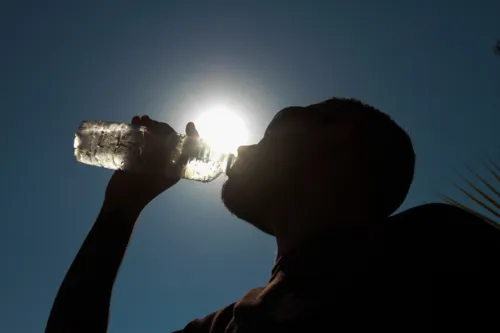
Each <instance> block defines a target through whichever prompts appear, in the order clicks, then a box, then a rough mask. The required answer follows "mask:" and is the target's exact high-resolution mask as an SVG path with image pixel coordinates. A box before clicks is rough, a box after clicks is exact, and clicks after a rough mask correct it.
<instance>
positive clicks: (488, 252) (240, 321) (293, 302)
mask: <svg viewBox="0 0 500 333" xmlns="http://www.w3.org/2000/svg"><path fill="white" fill-rule="evenodd" d="M499 255H500V231H499V230H498V229H496V228H494V227H493V226H491V225H489V224H487V223H486V222H484V221H482V220H480V219H478V218H476V217H474V216H473V215H471V214H468V213H466V212H464V211H462V210H460V209H458V208H454V207H451V206H447V205H442V204H429V205H424V206H419V207H416V208H413V209H410V210H408V211H405V212H403V213H401V214H398V215H396V216H394V217H391V218H389V219H387V220H386V221H384V222H383V223H374V224H373V227H370V228H343V229H342V228H336V229H335V230H332V232H331V233H330V234H328V235H325V236H324V237H323V238H322V239H318V240H316V241H315V242H314V243H312V244H308V245H307V246H304V247H302V248H300V249H297V250H296V251H294V252H292V253H289V254H287V255H286V256H284V257H281V258H279V259H278V260H277V262H276V265H275V267H274V268H273V271H272V277H271V279H270V281H269V283H268V284H267V285H266V286H265V287H263V288H256V289H252V290H250V291H249V292H248V293H247V294H246V295H245V296H243V298H242V299H241V300H239V301H238V302H236V303H233V304H231V305H229V306H227V307H225V308H223V309H221V310H219V311H217V312H215V313H212V314H210V315H208V316H206V317H204V318H200V319H196V320H194V321H192V322H191V323H189V324H188V325H187V326H186V327H185V328H184V330H182V331H179V332H185V333H208V332H210V333H219V332H220V333H223V332H225V333H245V332H364V331H368V330H370V331H380V332H430V331H436V332H437V331H439V332H452V331H456V330H460V331H464V332H465V331H470V332H482V331H486V329H487V330H491V331H498V329H499V328H500V324H499V322H497V321H496V318H497V317H498V314H499V313H500V312H498V310H499V309H500V306H499V304H500V298H498V296H499V294H500V293H499V289H500V279H499V276H500V274H499V272H498V271H499V270H500V269H499V268H498V267H497V265H498V264H499V263H500V260H499Z"/></svg>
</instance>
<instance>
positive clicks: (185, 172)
mask: <svg viewBox="0 0 500 333" xmlns="http://www.w3.org/2000/svg"><path fill="white" fill-rule="evenodd" d="M146 135H147V128H146V127H144V126H136V125H130V124H124V123H113V122H105V121H96V120H93V121H83V122H82V123H81V124H80V126H79V127H78V129H77V131H76V133H75V141H74V149H75V157H76V160H77V161H78V162H81V163H84V164H88V165H93V166H99V167H103V168H107V169H114V170H118V169H119V170H126V171H130V172H141V171H142V169H141V163H139V162H140V161H141V157H142V155H143V153H144V149H145V147H146V142H147V141H148V142H150V141H149V140H159V139H158V138H155V137H152V136H151V135H149V136H148V140H146V138H145V136H146ZM160 144H161V145H163V146H165V149H168V148H166V147H174V148H169V149H170V150H171V151H169V152H167V154H166V156H167V158H168V163H172V164H176V163H180V158H181V156H182V155H183V156H186V157H187V164H186V165H185V167H183V168H179V169H180V170H181V171H180V172H181V174H180V175H179V176H180V177H181V178H184V179H192V180H196V181H201V182H205V183H206V182H210V181H212V180H214V179H215V178H217V177H218V176H220V175H221V174H222V173H225V172H226V171H227V170H228V169H229V168H230V167H231V166H232V165H233V164H234V162H235V156H234V155H233V154H230V153H227V152H219V151H216V150H214V149H212V148H211V147H210V145H209V144H208V143H207V142H205V141H204V140H203V139H201V138H194V137H188V136H186V135H183V134H178V133H175V132H174V133H172V134H171V135H170V136H169V137H168V138H167V140H166V142H160ZM183 160H184V159H183ZM165 172H167V170H165Z"/></svg>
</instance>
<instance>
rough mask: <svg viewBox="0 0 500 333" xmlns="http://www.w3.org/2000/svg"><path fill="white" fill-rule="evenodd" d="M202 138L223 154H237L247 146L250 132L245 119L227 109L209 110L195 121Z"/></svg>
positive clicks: (216, 108)
mask: <svg viewBox="0 0 500 333" xmlns="http://www.w3.org/2000/svg"><path fill="white" fill-rule="evenodd" d="M195 125H196V128H197V129H198V132H199V133H200V137H201V138H202V139H204V140H207V141H208V142H209V143H210V144H211V145H212V147H213V148H214V149H215V150H217V151H221V152H230V153H236V150H237V149H238V147H239V146H241V145H245V144H247V140H248V130H247V127H246V125H245V122H244V121H243V119H241V118H240V117H239V116H238V115H237V114H236V113H234V112H232V111H231V110H229V109H228V108H226V107H223V106H219V107H215V108H212V109H209V110H207V111H206V112H204V113H203V114H201V115H200V117H199V118H198V119H197V120H196V121H195Z"/></svg>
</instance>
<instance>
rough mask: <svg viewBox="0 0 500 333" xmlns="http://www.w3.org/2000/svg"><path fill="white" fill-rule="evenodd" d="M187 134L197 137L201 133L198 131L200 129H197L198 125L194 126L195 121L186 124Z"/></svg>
mask: <svg viewBox="0 0 500 333" xmlns="http://www.w3.org/2000/svg"><path fill="white" fill-rule="evenodd" d="M186 135H187V136H192V137H195V138H198V137H199V136H200V134H199V133H198V130H197V129H196V126H194V123H192V122H189V123H187V125H186Z"/></svg>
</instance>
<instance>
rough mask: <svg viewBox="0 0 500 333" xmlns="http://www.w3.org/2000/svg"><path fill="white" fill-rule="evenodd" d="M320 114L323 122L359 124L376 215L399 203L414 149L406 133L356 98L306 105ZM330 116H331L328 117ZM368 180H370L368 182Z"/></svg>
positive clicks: (405, 191) (386, 213) (409, 176)
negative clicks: (340, 120) (340, 121)
mask: <svg viewBox="0 0 500 333" xmlns="http://www.w3.org/2000/svg"><path fill="white" fill-rule="evenodd" d="M307 109H310V110H311V111H313V110H314V111H315V112H318V115H321V119H322V120H321V121H322V123H323V124H325V122H326V123H328V121H331V122H338V121H339V114H340V115H341V116H340V118H344V115H345V117H346V119H352V120H354V123H355V124H359V125H360V126H361V128H360V130H361V133H362V138H361V145H362V153H363V155H364V156H363V161H364V162H366V164H367V168H366V172H367V174H365V175H363V180H367V182H368V183H366V184H362V185H363V186H365V185H366V189H367V190H368V191H369V192H368V193H369V200H370V201H371V202H370V204H371V205H373V206H372V207H373V208H374V209H375V210H376V214H377V215H378V216H379V217H387V216H389V215H391V214H392V213H394V212H395V211H396V209H398V208H399V206H401V204H402V203H403V201H404V199H405V198H406V195H407V194H408V190H409V188H410V185H411V183H412V180H413V174H414V169H415V152H414V150H413V145H412V142H411V139H410V137H409V135H408V134H407V133H406V132H405V131H404V130H403V129H402V128H401V127H400V126H399V125H398V124H396V122H395V121H394V120H392V119H391V117H389V116H388V115H387V114H385V113H383V112H381V111H380V110H378V109H376V108H374V107H373V106H370V105H367V104H364V103H362V102H361V101H359V100H356V99H348V98H332V99H329V100H326V101H324V102H321V103H318V104H313V105H310V106H308V107H307ZM329 115H331V116H329ZM368 180H369V181H368Z"/></svg>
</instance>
